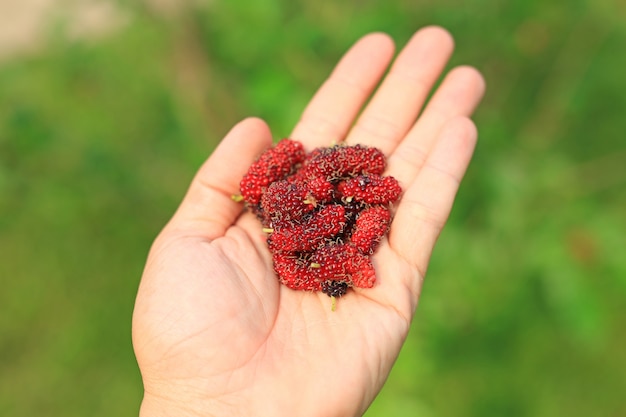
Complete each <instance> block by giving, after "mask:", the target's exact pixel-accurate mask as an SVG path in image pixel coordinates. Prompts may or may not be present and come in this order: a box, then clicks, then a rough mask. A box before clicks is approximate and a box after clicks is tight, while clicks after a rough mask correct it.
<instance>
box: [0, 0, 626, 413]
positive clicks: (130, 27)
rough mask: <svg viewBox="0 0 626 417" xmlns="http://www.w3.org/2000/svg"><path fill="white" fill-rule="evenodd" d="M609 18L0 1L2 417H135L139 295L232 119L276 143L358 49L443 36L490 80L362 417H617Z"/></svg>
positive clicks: (616, 167) (507, 8)
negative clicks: (147, 269)
mask: <svg viewBox="0 0 626 417" xmlns="http://www.w3.org/2000/svg"><path fill="white" fill-rule="evenodd" d="M30 6H32V8H29V7H30ZM625 17H626V6H625V3H624V2H621V1H618V0H593V1H591V0H587V1H585V0H576V1H567V2H565V1H562V2H557V1H553V2H546V1H542V0H525V1H522V0H514V1H504V0H476V1H462V0H438V1H432V0H430V1H421V2H418V1H414V0H389V1H373V0H347V1H343V2H339V1H330V0H298V1H292V0H256V1H241V2H237V1H226V0H212V1H182V0H181V1H178V2H170V1H165V0H160V1H157V0H152V1H147V0H146V1H144V2H141V1H136V2H125V1H111V2H104V1H95V0H93V1H88V0H83V1H81V0H74V1H70V0H29V1H16V0H2V5H0V23H1V24H0V27H1V28H2V29H0V284H1V287H0V415H1V416H7V417H14V416H15V417H17V416H20V417H21V416H66V417H73V416H86V415H89V416H94V417H97V416H123V415H136V414H137V410H138V407H139V403H140V400H141V393H142V387H141V380H140V378H139V373H138V370H137V367H136V364H135V360H134V356H133V352H132V346H131V342H130V318H131V313H132V308H133V301H134V297H135V292H136V288H137V285H138V281H139V278H140V275H141V271H142V267H143V263H144V260H145V256H146V254H147V251H148V248H149V245H150V243H151V241H152V239H153V238H154V237H155V235H156V234H157V233H158V231H159V230H160V228H161V227H162V226H163V224H164V223H165V222H166V221H167V220H168V218H169V216H170V215H171V214H172V212H173V211H174V209H175V207H176V206H177V204H178V202H179V201H180V199H181V197H182V196H183V194H184V192H185V190H186V187H187V185H188V183H189V181H190V179H191V177H192V175H193V174H194V172H195V170H196V169H197V168H198V167H199V165H200V164H201V163H202V161H204V160H205V158H206V157H207V156H208V155H209V154H210V152H211V151H212V149H213V148H214V146H215V145H216V143H218V141H219V140H220V138H221V137H222V136H223V135H224V134H225V133H226V131H227V130H228V129H229V128H230V126H232V125H233V124H234V123H235V122H237V121H238V120H240V119H242V118H244V117H246V116H249V115H256V116H260V117H263V118H265V119H266V120H267V121H268V123H269V124H270V125H271V127H272V128H273V131H274V134H275V136H276V138H279V137H281V136H285V135H287V134H288V133H289V132H290V129H291V127H292V126H293V125H294V123H295V122H296V121H297V119H298V116H299V113H300V112H301V111H302V109H303V108H304V106H305V104H306V103H307V101H308V100H309V98H310V97H311V95H312V94H313V92H314V91H315V90H316V88H317V87H318V86H319V85H320V83H321V82H322V81H323V79H324V78H325V77H326V76H327V75H328V73H329V71H330V70H331V69H332V67H333V65H334V64H335V62H336V61H337V59H338V58H339V57H340V56H341V54H342V53H343V52H345V50H346V49H347V48H348V47H349V46H350V45H351V44H352V43H353V42H354V41H355V40H356V39H357V38H358V37H360V36H362V35H363V34H365V33H367V32H370V31H385V32H387V33H389V34H390V35H392V36H393V37H394V38H395V39H396V41H397V43H398V45H400V46H401V45H402V44H404V43H405V42H406V41H407V40H408V39H409V37H410V36H411V34H412V33H413V32H414V31H415V30H416V29H418V28H420V27H422V26H424V25H430V24H438V25H442V26H444V27H446V28H448V29H449V30H450V31H451V32H452V34H453V35H454V37H455V38H456V42H457V50H456V52H455V55H454V57H453V59H452V62H451V63H450V65H451V66H452V65H456V64H470V65H474V66H476V67H477V68H479V69H480V70H481V71H482V72H483V73H484V75H485V78H486V79H487V83H488V92H487V95H486V97H485V100H484V102H483V104H482V106H481V107H480V108H479V110H478V111H477V113H476V116H475V120H476V123H477V124H478V127H479V131H480V142H479V145H478V148H477V151H476V156H475V159H474V160H473V163H472V165H471V167H470V169H469V172H468V175H467V178H466V180H465V182H464V183H463V185H462V188H461V190H460V194H459V197H458V200H457V202H456V205H455V207H454V210H453V213H452V216H451V220H450V223H449V224H448V226H447V228H446V229H445V231H444V233H443V235H442V237H441V239H440V242H439V244H438V246H437V248H436V251H435V253H434V256H433V259H432V264H431V267H430V270H429V276H428V279H427V281H426V283H425V287H424V291H423V297H422V299H421V302H420V306H419V308H418V312H417V315H416V318H415V321H414V324H413V327H412V330H411V333H410V335H409V338H408V341H407V343H406V346H405V348H404V349H403V351H402V353H401V355H400V358H399V359H398V362H397V365H396V366H395V368H394V370H393V372H392V374H391V376H390V378H389V380H388V383H387V384H386V386H385V388H384V389H383V391H382V393H381V394H380V396H379V397H378V398H377V399H376V401H375V402H374V404H373V405H372V407H371V408H370V410H369V411H368V412H367V414H366V415H367V416H368V417H376V416H433V417H445V416H477V417H478V416H480V417H489V416H513V417H515V416H534V417H541V416H557V415H567V416H570V417H575V416H585V417H587V416H590V415H594V416H626V401H625V400H624V397H623V394H624V393H625V392H626V331H625V323H626V308H625V307H626V303H625V299H626V256H625V252H626V251H625V246H626V240H625V236H624V235H625V231H626V168H625V166H626V141H625V135H626V77H624V74H626V18H625ZM20 19H22V20H20ZM329 378H332V375H329ZM320 400H321V401H323V399H320Z"/></svg>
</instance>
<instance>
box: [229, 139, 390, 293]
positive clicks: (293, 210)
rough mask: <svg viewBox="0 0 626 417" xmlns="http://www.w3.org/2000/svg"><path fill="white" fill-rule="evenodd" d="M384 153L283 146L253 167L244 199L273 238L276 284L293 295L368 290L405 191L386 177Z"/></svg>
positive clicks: (292, 143) (285, 143)
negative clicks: (374, 258)
mask: <svg viewBox="0 0 626 417" xmlns="http://www.w3.org/2000/svg"><path fill="white" fill-rule="evenodd" d="M385 167H386V159H385V156H384V155H383V153H382V152H381V151H380V150H378V149H376V148H372V147H366V146H362V145H355V146H344V145H335V146H331V147H328V148H317V149H314V150H313V151H312V152H310V153H309V154H306V153H305V151H304V147H303V146H302V144H301V143H300V142H298V141H295V140H292V139H283V140H281V141H280V142H278V144H276V145H275V146H274V147H272V148H270V149H268V150H266V151H265V152H264V153H263V154H261V156H260V157H259V158H258V159H257V160H256V161H255V162H254V163H253V164H252V166H251V167H250V168H249V170H248V172H247V173H246V175H244V177H243V179H242V180H241V183H240V189H241V195H240V196H236V197H234V198H235V199H236V200H243V201H245V204H246V206H247V207H248V208H249V209H250V210H251V211H252V212H253V213H255V214H256V216H257V217H258V219H259V220H260V221H261V223H262V225H263V230H264V231H265V232H266V233H268V237H267V243H268V248H269V250H270V251H271V253H272V258H273V262H274V270H275V272H276V274H277V276H278V280H279V281H280V282H281V283H282V284H284V285H286V286H287V287H289V288H291V289H293V290H301V291H322V292H323V293H325V294H327V295H328V296H330V297H333V298H335V297H341V296H343V295H344V294H346V292H347V291H348V289H349V288H352V287H357V288H371V287H373V286H374V284H375V282H376V273H375V271H374V266H373V264H372V262H371V256H372V255H373V254H374V252H375V251H376V249H377V248H378V246H379V244H380V242H381V241H382V239H383V238H384V236H385V235H386V234H387V232H388V231H389V227H390V224H391V217H392V216H391V207H392V205H393V203H395V202H396V201H397V200H398V198H399V197H400V194H401V193H402V189H401V187H400V184H398V181H397V180H396V179H395V178H393V177H391V176H383V175H382V174H383V172H384V170H385Z"/></svg>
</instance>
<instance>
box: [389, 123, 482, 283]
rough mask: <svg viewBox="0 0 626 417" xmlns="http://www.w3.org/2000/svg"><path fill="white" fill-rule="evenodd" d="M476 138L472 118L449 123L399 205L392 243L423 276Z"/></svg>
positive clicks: (392, 230)
mask: <svg viewBox="0 0 626 417" xmlns="http://www.w3.org/2000/svg"><path fill="white" fill-rule="evenodd" d="M476 139H477V131H476V127H475V125H474V123H473V122H472V121H471V120H470V119H469V118H467V117H457V118H454V119H452V120H450V121H449V122H448V123H446V125H444V127H443V129H442V130H441V131H440V133H439V137H438V138H437V140H436V142H435V144H434V146H433V148H432V149H431V152H430V153H429V155H428V156H427V159H426V161H425V163H424V165H423V166H422V168H421V169H420V171H419V173H418V175H417V176H416V177H415V180H414V181H413V183H412V184H410V185H408V188H407V189H406V192H405V194H404V196H403V197H402V200H401V202H400V204H399V206H398V211H397V213H396V216H395V218H394V221H393V226H392V229H391V232H390V235H389V243H390V244H391V247H392V248H393V249H394V250H395V251H396V252H397V253H398V254H399V255H401V256H402V257H403V258H404V259H405V260H407V261H408V262H409V263H410V264H412V265H413V266H414V267H415V268H417V270H418V271H419V272H420V274H421V275H422V277H423V276H424V274H425V273H426V268H427V266H428V262H429V260H430V255H431V253H432V250H433V247H434V246H435V243H436V242H437V238H438V237H439V234H440V233H441V230H442V229H443V226H444V225H445V223H446V221H447V219H448V216H449V215H450V211H451V209H452V205H453V203H454V198H455V196H456V193H457V190H458V188H459V185H460V183H461V180H462V178H463V176H464V175H465V171H466V169H467V166H468V165H469V162H470V159H471V157H472V154H473V152H474V147H475V145H476Z"/></svg>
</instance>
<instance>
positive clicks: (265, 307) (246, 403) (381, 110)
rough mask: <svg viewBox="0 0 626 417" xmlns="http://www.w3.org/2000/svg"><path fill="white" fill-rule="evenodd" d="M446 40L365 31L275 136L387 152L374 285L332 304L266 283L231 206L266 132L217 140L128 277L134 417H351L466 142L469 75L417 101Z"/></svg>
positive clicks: (415, 287) (417, 279) (439, 219)
mask: <svg viewBox="0 0 626 417" xmlns="http://www.w3.org/2000/svg"><path fill="white" fill-rule="evenodd" d="M453 47H454V45H453V40H452V37H451V36H450V34H449V33H448V32H447V31H445V30H444V29H442V28H439V27H426V28H423V29H421V30H419V31H418V32H416V33H415V35H414V36H413V37H412V38H411V39H410V40H409V42H408V43H407V45H406V46H405V47H404V48H403V49H402V50H401V51H400V53H399V54H398V56H397V57H396V58H395V60H393V57H394V43H393V41H392V40H391V39H390V38H389V36H387V35H385V34H382V33H373V34H369V35H366V36H364V37H363V38H361V39H360V40H359V41H357V42H356V43H355V44H354V46H353V47H352V48H351V49H349V50H348V52H347V53H346V54H345V55H344V56H343V58H342V59H341V60H340V62H339V63H338V64H337V66H336V67H335V69H334V71H333V72H332V73H331V74H330V76H329V78H328V79H327V80H326V81H325V82H324V83H323V84H322V86H321V87H320V89H319V90H318V92H317V93H316V94H315V95H314V97H313V98H312V100H311V102H310V103H309V105H308V106H307V107H306V109H305V110H304V112H303V114H302V117H301V119H300V121H299V122H298V123H297V125H296V126H295V128H294V130H293V132H292V133H291V135H290V137H291V138H294V139H297V140H299V141H301V142H303V143H304V145H305V148H306V149H307V150H308V151H310V150H312V149H313V148H315V147H318V146H328V145H330V144H331V143H332V142H340V141H345V142H346V143H348V144H357V143H360V144H363V145H367V146H375V147H377V148H379V149H381V150H382V151H383V152H384V153H385V155H386V156H387V161H388V168H387V171H386V172H385V175H391V176H394V177H395V178H396V179H398V181H399V182H400V184H401V185H402V187H403V189H404V193H403V195H402V197H401V199H400V201H399V202H398V204H397V206H396V212H395V216H394V219H393V222H392V224H391V229H390V232H389V236H388V238H387V239H385V240H383V242H382V243H381V245H380V248H379V250H378V251H377V252H376V254H375V255H374V256H373V262H374V265H375V268H376V274H377V277H378V281H377V283H376V285H375V286H374V288H371V289H355V290H351V291H350V292H348V294H346V295H345V296H344V297H342V298H341V300H340V301H339V303H338V305H337V308H336V310H335V311H332V310H331V306H330V299H329V297H327V296H326V295H325V294H323V293H311V292H303V291H293V290H290V289H288V288H287V287H285V286H282V285H280V284H279V282H278V280H277V278H276V276H275V273H274V270H273V267H272V258H271V255H270V252H269V251H268V248H267V245H266V241H265V240H266V237H265V235H264V233H263V232H262V230H261V226H260V224H259V222H258V220H257V219H256V218H255V217H254V215H253V214H251V213H249V212H247V211H245V210H243V209H242V205H241V203H237V202H235V201H233V200H232V199H231V196H232V195H233V194H237V193H238V191H239V181H240V179H241V177H242V176H243V175H244V173H245V172H246V170H247V168H248V167H249V166H250V164H251V163H252V162H253V161H254V160H255V158H256V157H257V156H258V155H259V154H260V153H261V152H262V151H263V150H265V149H267V148H268V147H269V146H271V143H272V135H271V133H270V130H269V128H268V126H267V125H266V123H265V122H264V121H262V120H260V119H257V118H248V119H245V120H243V121H242V122H240V123H239V124H237V125H236V126H235V127H233V129H232V130H231V131H230V132H229V133H228V134H227V135H226V136H225V138H224V139H223V140H222V142H221V143H220V144H219V145H218V147H217V149H216V150H215V151H214V153H213V154H212V155H211V156H210V157H209V159H208V160H207V161H206V162H205V163H204V164H203V166H202V167H201V168H200V170H199V171H198V173H197V174H196V176H195V178H194V179H193V181H192V184H191V186H190V188H189V190H188V192H187V194H186V196H185V197H184V199H183V201H182V203H181V205H180V207H179V208H178V210H177V211H176V213H175V214H174V215H173V217H172V219H171V220H170V222H169V223H168V224H167V225H166V226H165V228H164V229H163V230H162V232H161V233H160V234H159V236H158V237H157V238H156V240H155V242H154V244H153V246H152V248H151V250H150V253H149V256H148V260H147V263H146V267H145V270H144V273H143V276H142V280H141V284H140V286H139V290H138V294H137V300H136V305H135V310H134V315H133V345H134V348H135V353H136V356H137V361H138V364H139V368H140V370H141V375H142V379H143V384H144V391H145V394H144V398H143V402H142V405H141V410H140V415H141V416H142V417H151V416H357V415H362V414H363V413H364V412H365V410H366V409H367V407H368V406H369V405H370V404H371V402H372V401H373V400H374V398H375V396H376V395H377V394H378V392H379V391H380V390H381V388H382V386H383V384H384V382H385V380H386V378H387V377H388V375H389V372H390V370H391V368H392V366H393V363H394V361H395V360H396V358H397V356H398V354H399V352H400V348H401V347H402V345H403V343H404V341H405V339H406V336H407V333H408V331H409V327H410V325H411V322H412V320H413V317H414V314H415V309H416V306H417V302H418V298H419V295H420V289H421V286H422V282H423V280H424V276H425V273H426V269H427V266H428V262H429V259H430V256H431V253H432V250H433V247H434V245H435V242H436V240H437V238H438V236H439V234H440V232H441V229H442V228H443V226H444V225H445V222H446V220H447V218H448V215H449V213H450V210H451V208H452V204H453V201H454V198H455V195H456V192H457V189H458V186H459V184H460V181H461V179H462V177H463V175H464V173H465V170H466V168H467V165H468V164H469V161H470V159H471V156H472V153H473V150H474V146H475V143H476V138H477V132H476V128H475V126H474V123H473V122H472V121H471V120H470V118H469V117H470V115H471V114H472V112H473V111H474V109H475V107H476V106H477V105H478V103H479V102H480V100H481V98H482V95H483V92H484V81H483V78H482V77H481V75H480V74H479V72H478V71H477V70H475V69H474V68H472V67H469V66H459V67H456V68H453V69H451V70H450V71H449V72H447V74H445V77H444V78H443V80H442V82H441V84H440V86H439V87H438V88H437V89H436V91H434V94H433V95H432V97H431V98H430V100H428V102H427V97H428V96H429V94H430V93H431V90H432V89H433V86H434V84H435V83H436V81H437V80H438V79H439V77H440V76H441V74H442V73H443V71H444V67H445V66H446V64H447V61H448V59H449V57H450V55H451V54H452V51H453ZM392 60H393V62H392ZM387 71H388V72H387ZM383 77H384V78H383ZM381 80H382V82H381ZM379 83H380V84H379ZM377 86H378V88H376V87H377ZM366 102H367V105H366Z"/></svg>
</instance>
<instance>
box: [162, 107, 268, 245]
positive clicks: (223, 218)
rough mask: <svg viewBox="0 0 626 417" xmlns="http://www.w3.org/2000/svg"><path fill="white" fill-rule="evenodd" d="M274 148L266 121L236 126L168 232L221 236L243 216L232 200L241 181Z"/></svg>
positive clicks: (200, 172) (209, 161) (247, 121)
mask: <svg viewBox="0 0 626 417" xmlns="http://www.w3.org/2000/svg"><path fill="white" fill-rule="evenodd" d="M271 144H272V134H271V132H270V129H269V127H268V126H267V124H266V123H265V122H264V121H263V120H261V119H258V118H247V119H244V120H243V121H241V122H239V123H238V124H236V125H235V126H234V127H233V128H232V129H231V130H230V132H228V134H227V135H226V136H225V137H224V139H223V140H222V141H221V142H220V144H219V145H218V146H217V148H216V149H215V151H214V152H213V154H212V155H211V156H210V157H209V159H207V161H206V162H205V163H204V164H203V165H202V167H200V169H199V170H198V172H197V174H196V176H195V177H194V179H193V181H192V183H191V186H190V187H189V190H188V191H187V194H186V195H185V197H184V199H183V201H182V203H181V205H180V206H179V208H178V210H177V211H176V213H175V214H174V216H173V218H172V219H171V221H170V222H169V224H168V225H167V227H166V230H168V231H170V232H171V231H177V232H180V231H185V232H190V231H191V232H193V233H194V234H198V235H202V236H203V237H206V238H207V239H215V238H217V237H219V236H222V235H223V234H224V233H225V231H226V229H227V228H228V227H229V226H231V225H232V224H233V223H234V222H235V220H236V218H237V217H238V216H239V214H240V213H241V209H242V205H241V203H237V202H235V201H233V200H232V198H231V197H232V195H233V194H237V193H239V182H240V180H241V178H242V177H243V176H244V175H245V173H246V172H247V170H248V168H249V166H250V165H251V164H252V163H253V162H254V160H255V159H256V158H257V157H258V156H259V155H260V154H261V152H263V150H265V149H266V148H268V147H269V146H271Z"/></svg>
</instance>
